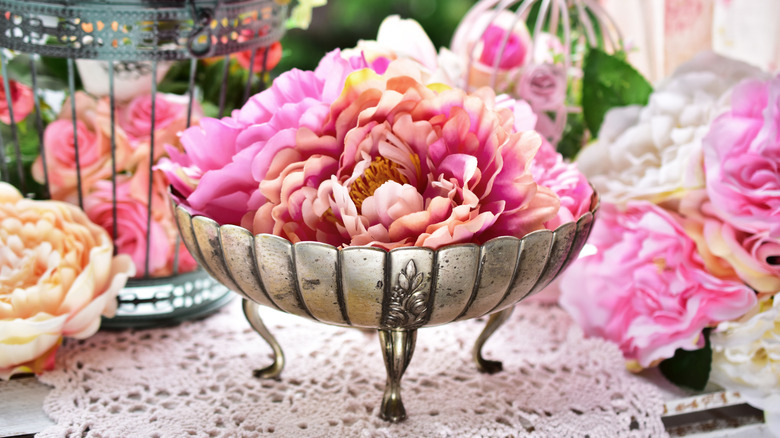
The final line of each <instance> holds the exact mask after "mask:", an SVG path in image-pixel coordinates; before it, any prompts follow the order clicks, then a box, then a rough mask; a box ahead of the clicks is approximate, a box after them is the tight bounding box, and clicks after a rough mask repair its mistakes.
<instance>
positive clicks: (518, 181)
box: [253, 61, 559, 249]
mask: <svg viewBox="0 0 780 438" xmlns="http://www.w3.org/2000/svg"><path fill="white" fill-rule="evenodd" d="M410 67H413V64H408V63H403V62H402V61H395V62H393V63H391V64H390V66H389V68H388V71H387V73H386V74H385V75H383V76H378V75H376V74H374V73H373V72H371V71H370V70H362V71H359V72H355V73H353V74H352V75H350V77H349V78H347V84H346V86H345V88H344V91H343V92H342V93H341V96H340V97H339V99H338V100H336V101H335V102H334V103H333V105H332V106H331V109H330V117H329V118H328V119H327V120H326V123H325V128H324V130H322V131H321V132H322V133H321V134H319V135H318V134H317V131H315V130H313V129H311V128H310V127H306V126H304V127H302V128H300V129H299V130H298V131H297V133H296V136H295V144H296V147H295V149H290V150H285V151H284V152H285V153H284V154H283V155H276V156H275V159H274V162H273V163H272V164H271V166H270V167H268V166H267V165H265V164H264V163H266V162H267V160H262V161H261V160H258V159H255V162H254V163H253V167H257V166H258V165H263V166H266V167H265V168H266V169H267V170H264V169H263V170H260V171H258V172H256V173H255V177H256V179H261V183H260V192H261V193H262V194H263V195H264V197H265V198H266V200H267V202H266V203H265V204H264V205H263V206H262V207H261V208H260V209H259V210H258V212H257V214H256V215H255V218H254V222H253V226H254V228H253V231H254V232H255V233H260V232H266V233H274V234H277V235H281V236H283V237H286V238H288V239H290V240H291V241H299V240H319V241H327V242H328V243H332V244H336V245H338V244H341V245H374V246H379V247H382V248H386V249H390V248H394V247H399V246H411V245H415V246H426V247H430V248H438V247H440V246H443V245H447V244H452V243H461V242H474V241H477V242H479V241H485V240H487V239H490V238H492V237H496V236H503V235H514V236H522V235H525V234H527V233H528V232H531V231H534V230H538V229H542V228H544V223H545V222H547V221H549V220H551V219H552V218H553V217H555V215H556V213H557V210H558V207H559V200H558V197H557V196H556V195H555V193H553V192H552V191H551V190H549V189H548V188H546V187H543V186H541V185H538V184H537V183H536V181H535V180H534V178H533V176H532V174H531V172H530V170H529V169H530V162H531V160H532V159H533V157H534V155H535V153H536V151H537V149H538V148H539V145H540V144H541V139H540V137H539V136H538V135H537V134H536V133H535V132H533V131H530V132H525V133H521V132H517V131H515V129H514V119H513V113H512V110H511V109H508V108H503V109H496V108H495V106H494V95H493V93H492V91H491V90H488V89H484V90H482V91H481V92H480V93H477V94H466V93H465V92H463V91H462V90H457V89H440V91H438V92H437V91H434V90H433V89H431V88H428V87H426V86H424V85H423V84H422V83H420V82H419V80H418V79H415V77H417V78H419V77H420V73H419V70H415V69H414V68H411V69H410ZM434 88H435V87H434ZM316 129H317V130H320V129H321V128H320V127H319V126H318V127H316ZM260 177H262V178H260Z"/></svg>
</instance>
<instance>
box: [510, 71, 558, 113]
mask: <svg viewBox="0 0 780 438" xmlns="http://www.w3.org/2000/svg"><path fill="white" fill-rule="evenodd" d="M515 94H516V95H517V96H519V97H520V98H522V99H525V100H527V101H528V103H530V104H531V107H532V108H533V109H534V111H536V112H540V111H557V110H559V109H561V108H562V107H563V105H564V100H565V99H566V72H565V71H564V70H563V67H561V66H560V65H557V64H535V65H530V66H528V67H527V68H526V69H525V71H523V74H522V75H521V76H520V81H519V82H518V83H517V88H516V89H515Z"/></svg>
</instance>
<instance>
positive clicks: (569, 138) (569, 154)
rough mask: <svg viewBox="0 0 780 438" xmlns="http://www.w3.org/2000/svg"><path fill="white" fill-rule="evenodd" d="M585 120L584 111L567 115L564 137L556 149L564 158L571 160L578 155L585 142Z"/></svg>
mask: <svg viewBox="0 0 780 438" xmlns="http://www.w3.org/2000/svg"><path fill="white" fill-rule="evenodd" d="M585 139H586V134H585V120H584V119H583V117H582V113H570V114H569V115H568V117H566V126H565V127H564V128H563V137H562V138H561V141H559V142H558V145H557V146H556V149H557V150H558V152H560V153H561V155H563V156H564V158H569V159H571V160H573V159H574V157H576V156H577V153H578V152H579V151H580V149H582V145H583V144H584V143H585Z"/></svg>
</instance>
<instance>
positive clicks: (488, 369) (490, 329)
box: [472, 306, 515, 374]
mask: <svg viewBox="0 0 780 438" xmlns="http://www.w3.org/2000/svg"><path fill="white" fill-rule="evenodd" d="M514 309H515V307H514V306H509V307H507V308H506V309H504V310H502V311H500V312H496V313H494V314H492V315H490V319H488V322H487V324H486V325H485V328H484V329H483V330H482V333H480V334H479V337H478V338H477V342H475V343H474V349H473V350H472V354H473V355H474V361H476V362H477V369H478V370H479V371H480V372H482V373H488V374H495V373H497V372H499V371H501V370H502V369H504V366H503V365H502V364H501V362H499V361H497V360H487V359H485V358H484V357H482V347H483V346H484V345H485V342H487V340H488V338H490V337H491V336H492V335H493V333H495V331H496V330H498V328H499V327H501V326H502V325H503V324H504V323H505V322H506V320H507V319H509V316H510V315H511V314H512V311H513V310H514Z"/></svg>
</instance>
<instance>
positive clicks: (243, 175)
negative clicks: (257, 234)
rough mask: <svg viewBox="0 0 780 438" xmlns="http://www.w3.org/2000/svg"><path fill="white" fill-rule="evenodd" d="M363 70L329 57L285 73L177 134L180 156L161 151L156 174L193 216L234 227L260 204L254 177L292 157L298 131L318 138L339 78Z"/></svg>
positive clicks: (341, 83) (332, 55) (261, 198)
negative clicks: (219, 115) (224, 113)
mask: <svg viewBox="0 0 780 438" xmlns="http://www.w3.org/2000/svg"><path fill="white" fill-rule="evenodd" d="M365 67H366V64H365V62H364V61H363V60H362V59H343V58H342V57H341V56H340V53H339V51H338V50H336V51H333V52H330V53H329V54H327V55H326V56H325V57H324V58H323V59H322V61H320V64H319V66H318V67H317V69H316V70H315V71H313V72H311V71H300V70H296V69H293V70H291V71H288V72H285V73H283V74H281V75H280V76H279V77H278V78H276V80H275V81H274V83H273V85H272V86H271V88H269V89H268V90H266V91H263V92H262V93H259V94H258V95H256V96H254V97H252V98H251V99H250V100H249V101H248V102H247V103H246V104H245V105H244V106H243V107H242V108H241V109H240V110H236V111H234V112H233V114H232V115H231V117H225V118H223V119H222V120H217V119H212V118H204V119H202V120H201V121H200V126H195V127H191V128H189V129H187V130H186V131H184V133H183V134H182V137H181V142H182V145H183V146H184V150H185V151H186V155H185V154H182V153H180V152H178V151H176V150H174V149H172V148H168V153H169V154H170V157H171V158H170V160H167V159H163V160H161V161H160V164H159V165H158V167H159V168H160V169H161V170H163V171H164V172H165V173H166V175H167V177H168V179H169V180H170V181H171V184H172V186H173V188H174V190H175V191H176V192H177V193H175V194H177V195H178V196H180V198H181V199H182V200H185V202H184V203H183V205H185V206H186V207H188V208H189V209H191V211H192V212H193V213H194V214H203V215H205V216H208V217H211V218H212V219H214V220H216V221H217V222H219V223H220V224H236V225H238V224H240V223H241V221H242V218H243V217H244V215H246V214H247V213H248V212H254V211H255V210H257V209H258V208H260V206H261V205H263V204H264V203H265V198H264V196H263V195H262V194H260V193H259V192H258V190H257V189H258V185H259V181H260V180H261V179H262V178H261V179H256V178H255V177H254V176H253V173H254V172H258V173H261V174H263V175H264V174H265V173H267V172H268V169H269V168H270V167H271V166H279V165H281V164H280V163H283V162H285V160H287V155H288V154H290V153H294V151H292V149H293V148H294V146H295V137H296V132H297V130H298V128H299V127H301V126H305V127H308V128H309V129H310V130H312V131H314V132H319V131H320V130H321V129H322V127H323V123H324V120H325V118H326V117H327V115H328V111H329V106H330V103H331V102H333V101H334V100H335V99H336V98H337V97H338V96H339V95H340V94H341V90H342V89H343V87H344V79H345V78H346V77H347V75H348V74H349V73H351V72H353V71H355V70H356V69H360V68H365ZM253 163H256V164H253ZM253 166H254V168H253ZM250 197H251V198H250ZM249 222H250V223H251V218H250V219H249Z"/></svg>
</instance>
